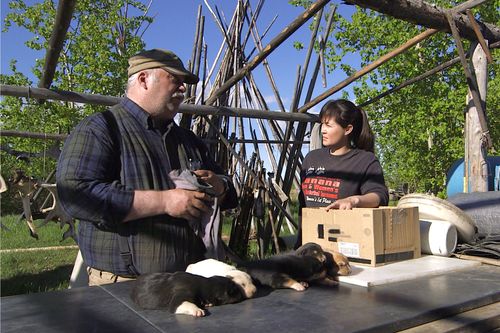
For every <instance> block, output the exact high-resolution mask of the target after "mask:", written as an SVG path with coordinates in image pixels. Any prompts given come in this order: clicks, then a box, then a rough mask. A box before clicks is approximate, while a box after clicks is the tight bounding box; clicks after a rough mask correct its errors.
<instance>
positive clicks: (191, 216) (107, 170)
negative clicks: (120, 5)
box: [57, 49, 237, 284]
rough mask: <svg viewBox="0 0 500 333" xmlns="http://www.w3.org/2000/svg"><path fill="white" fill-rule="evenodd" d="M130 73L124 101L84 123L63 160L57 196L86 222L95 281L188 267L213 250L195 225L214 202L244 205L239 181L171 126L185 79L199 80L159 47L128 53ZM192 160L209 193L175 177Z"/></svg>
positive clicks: (84, 242)
mask: <svg viewBox="0 0 500 333" xmlns="http://www.w3.org/2000/svg"><path fill="white" fill-rule="evenodd" d="M128 75H129V79H128V83H127V91H126V97H125V98H124V99H123V100H122V102H121V103H120V104H118V105H115V106H113V107H112V108H111V109H110V110H109V111H106V112H103V113H98V114H94V115H92V116H90V117H87V118H86V119H84V120H83V121H82V122H80V124H78V125H77V126H76V128H75V129H74V130H73V132H72V133H71V135H70V136H69V137H68V139H67V140H66V143H65V146H64V149H63V152H62V153H61V156H60V158H59V162H58V171H57V188H58V194H59V198H60V201H61V204H62V205H63V207H64V208H65V210H66V211H67V212H68V213H70V215H72V216H73V217H74V218H77V219H79V220H80V223H79V233H78V245H79V247H80V251H81V252H82V255H83V259H84V261H85V263H86V264H87V265H88V266H89V267H90V269H89V280H90V284H102V283H106V282H107V281H108V280H110V282H116V281H120V280H123V279H126V278H133V277H135V276H137V275H139V274H143V273H149V272H173V271H177V270H184V269H185V268H186V267H187V265H188V264H191V263H194V262H197V261H199V260H202V259H204V254H205V251H206V247H205V244H204V242H203V239H202V237H201V235H198V234H197V233H196V232H195V230H194V229H193V228H192V227H191V226H190V223H191V222H195V223H196V221H197V220H199V219H201V218H202V217H203V216H206V215H207V214H208V215H210V214H211V213H212V210H213V207H212V205H213V204H214V200H216V203H221V204H220V207H221V208H222V209H225V208H232V207H235V206H236V205H237V201H236V192H235V189H234V187H233V185H232V184H231V182H230V181H229V180H228V177H225V176H223V175H222V173H223V171H222V170H221V168H220V167H219V166H217V165H216V163H215V162H214V161H213V160H212V158H210V156H209V154H208V151H207V149H206V146H205V145H204V144H203V143H202V141H201V140H200V139H199V138H197V137H196V136H195V135H194V133H192V132H191V131H188V130H185V129H182V128H180V127H179V126H177V125H176V124H175V123H174V122H173V118H174V117H175V115H176V114H177V112H178V110H179V106H180V104H181V103H182V101H183V98H184V93H185V91H186V88H185V86H184V83H188V84H196V83H197V82H198V80H199V79H198V77H197V76H196V75H194V74H193V73H191V72H189V71H187V70H186V69H185V68H184V65H183V64H182V61H181V60H180V59H179V58H178V57H177V56H176V55H175V54H174V53H172V52H170V51H166V50H161V49H153V50H148V51H144V52H141V53H139V54H137V55H135V56H133V57H131V58H130V59H129V68H128ZM194 164H195V165H197V166H198V168H197V169H199V170H196V171H194V173H195V174H196V176H197V178H198V179H200V180H201V181H202V182H203V181H204V182H205V183H208V185H209V186H210V185H211V187H212V190H213V191H212V195H210V194H208V193H204V192H202V191H197V190H185V189H181V188H176V186H175V184H174V183H173V181H172V179H171V177H170V176H169V173H170V172H171V171H172V170H178V169H180V170H182V169H191V167H192V165H194ZM103 278H104V280H102V279H103ZM122 278H123V279H122ZM108 283H109V282H108Z"/></svg>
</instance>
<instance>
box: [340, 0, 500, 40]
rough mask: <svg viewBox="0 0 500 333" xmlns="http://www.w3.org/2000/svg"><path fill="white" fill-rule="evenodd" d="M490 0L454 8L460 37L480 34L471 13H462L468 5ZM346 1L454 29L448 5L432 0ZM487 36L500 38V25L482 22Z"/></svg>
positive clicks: (472, 37)
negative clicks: (448, 12) (476, 31)
mask: <svg viewBox="0 0 500 333" xmlns="http://www.w3.org/2000/svg"><path fill="white" fill-rule="evenodd" d="M487 1H490V0H469V1H466V2H464V3H461V4H460V5H458V6H456V7H454V8H452V9H451V10H452V11H453V12H455V13H457V14H458V20H457V26H458V29H459V31H460V37H462V38H466V39H468V40H472V41H473V40H476V34H475V33H474V29H473V27H472V24H471V22H470V21H469V18H468V17H467V15H463V14H459V13H460V12H463V11H465V10H467V9H470V8H474V7H476V6H478V5H480V4H482V3H485V2H487ZM346 2H348V3H351V4H355V5H358V6H360V7H363V8H370V9H372V10H375V11H377V12H379V13H383V14H386V15H390V16H392V17H394V18H397V19H400V20H404V21H407V22H411V23H414V24H418V25H421V26H424V27H426V28H431V29H437V30H442V31H447V32H450V27H449V25H448V22H447V19H446V17H445V13H446V12H447V11H448V10H447V9H443V8H440V7H437V6H435V5H431V4H430V1H429V2H427V1H422V0H346ZM481 29H482V31H483V35H484V37H485V38H486V39H487V40H489V41H490V43H493V42H497V41H500V27H498V26H496V25H494V24H489V23H481Z"/></svg>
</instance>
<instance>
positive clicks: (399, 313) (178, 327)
mask: <svg viewBox="0 0 500 333" xmlns="http://www.w3.org/2000/svg"><path fill="white" fill-rule="evenodd" d="M133 283H134V282H122V283H118V284H114V285H106V286H99V287H85V288H76V289H71V290H64V291H57V292H46V293H38V294H28V295H19V296H8V297H3V298H1V332H2V333H7V332H33V333H35V332H36V333H45V332H146V333H147V332H204V333H210V332H217V333H219V332H223V333H230V332H237V333H244V332H259V333H260V332H277V333H278V332H307V333H312V332H322V333H324V332H357V331H366V332H391V331H398V330H402V329H406V328H410V327H414V326H418V325H421V324H423V323H426V322H430V321H433V320H436V319H439V318H443V317H446V316H450V315H454V314H457V313H460V312H464V311H468V310H471V309H474V308H477V307H481V306H484V305H487V304H491V303H495V302H498V301H500V267H497V266H489V265H482V266H478V267H475V268H473V269H467V270H462V271H457V272H453V273H448V274H443V275H436V276H430V277H424V278H417V279H414V280H411V281H405V282H397V283H391V284H386V285H383V286H375V287H370V288H364V287H359V286H354V285H349V284H341V285H340V286H338V287H333V288H327V287H317V286H311V287H310V288H309V289H307V290H306V291H304V292H297V291H294V290H270V289H260V290H259V292H258V293H257V295H256V297H255V298H253V299H249V300H245V301H243V302H241V303H238V304H230V305H223V306H218V307H212V308H209V310H208V316H206V317H203V318H194V317H191V316H187V315H174V314H171V313H169V312H166V311H160V310H140V309H139V308H138V307H137V306H135V305H134V304H133V303H132V301H131V300H130V298H129V293H130V290H131V287H132V284H133Z"/></svg>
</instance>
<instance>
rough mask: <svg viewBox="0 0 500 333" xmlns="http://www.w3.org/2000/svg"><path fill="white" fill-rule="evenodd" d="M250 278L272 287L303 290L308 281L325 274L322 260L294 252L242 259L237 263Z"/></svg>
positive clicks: (322, 276) (321, 277)
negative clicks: (255, 258) (262, 257)
mask: <svg viewBox="0 0 500 333" xmlns="http://www.w3.org/2000/svg"><path fill="white" fill-rule="evenodd" d="M237 267H238V269H241V270H243V271H245V272H247V273H248V274H250V276H251V277H252V279H253V280H254V281H255V282H256V283H258V284H260V285H264V286H269V287H271V288H274V289H279V288H290V289H295V290H297V291H303V290H305V289H306V288H307V287H308V286H309V284H308V283H309V282H312V281H315V280H322V279H324V278H325V276H326V266H325V263H324V260H323V261H321V260H319V259H318V258H317V257H316V256H313V255H297V254H295V253H290V254H283V255H275V256H271V257H269V258H267V259H261V260H254V261H244V262H240V263H238V264H237Z"/></svg>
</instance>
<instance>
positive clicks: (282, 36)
mask: <svg viewBox="0 0 500 333" xmlns="http://www.w3.org/2000/svg"><path fill="white" fill-rule="evenodd" d="M328 1H329V0H318V1H316V2H315V3H313V4H312V5H311V7H309V8H308V9H307V10H306V11H305V12H304V13H302V14H301V15H299V17H297V18H296V19H295V20H294V21H293V22H292V23H290V24H289V25H288V26H287V27H286V28H285V29H283V31H282V32H281V33H279V34H278V36H276V37H275V38H274V39H273V40H272V41H271V42H270V43H269V44H268V45H266V46H265V47H264V50H263V51H262V52H260V53H259V54H258V55H256V56H255V58H253V59H252V60H251V61H250V62H249V63H248V64H247V65H246V66H244V67H243V68H241V69H240V70H238V72H236V74H234V75H233V76H232V77H231V78H229V79H228V80H227V81H225V82H224V84H222V85H221V86H220V87H219V88H218V89H217V90H216V91H215V92H213V93H212V95H211V96H210V97H209V98H208V99H207V105H211V104H213V103H214V102H215V101H216V100H217V98H218V97H219V96H220V95H222V94H223V93H225V92H226V91H228V90H229V89H230V88H231V87H232V86H234V85H235V84H236V82H238V81H240V80H241V79H242V78H243V77H244V76H245V75H247V74H248V73H249V72H250V71H251V70H252V69H254V68H255V67H257V65H259V64H260V63H261V62H262V61H263V60H264V59H265V58H266V57H267V56H268V55H269V54H270V53H271V52H272V51H274V50H275V49H276V48H277V47H278V46H279V45H280V44H281V43H283V41H285V40H286V39H287V38H288V37H289V36H290V35H291V34H293V33H294V32H295V31H296V30H297V29H298V28H299V27H300V26H302V25H303V24H304V23H305V22H307V20H309V18H311V17H312V16H313V15H314V14H315V13H316V12H317V11H318V10H320V9H321V8H323V6H324V5H326V4H327V3H328Z"/></svg>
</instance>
